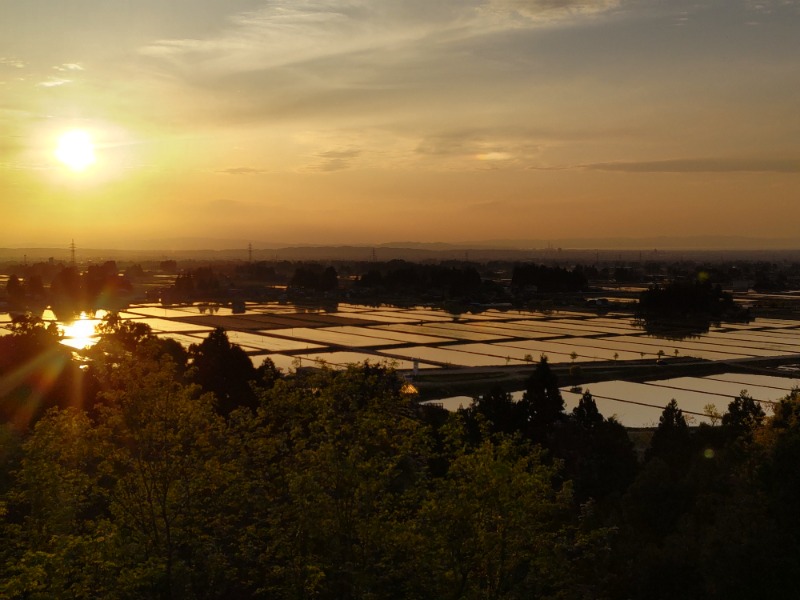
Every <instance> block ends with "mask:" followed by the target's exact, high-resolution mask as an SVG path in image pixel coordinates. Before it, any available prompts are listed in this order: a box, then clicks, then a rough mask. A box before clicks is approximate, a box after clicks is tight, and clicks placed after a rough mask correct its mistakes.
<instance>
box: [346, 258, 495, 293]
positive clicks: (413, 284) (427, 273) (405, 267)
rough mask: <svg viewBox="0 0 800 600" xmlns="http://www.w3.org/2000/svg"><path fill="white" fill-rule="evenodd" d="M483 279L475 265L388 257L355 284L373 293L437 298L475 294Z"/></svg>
mask: <svg viewBox="0 0 800 600" xmlns="http://www.w3.org/2000/svg"><path fill="white" fill-rule="evenodd" d="M483 283H484V282H483V279H482V278H481V275H480V273H479V272H478V270H477V269H476V268H475V267H474V266H449V265H432V264H418V263H409V262H405V261H401V260H396V261H390V262H388V263H386V264H385V265H383V266H382V268H381V267H374V268H371V269H369V270H368V271H367V272H366V273H364V274H363V275H361V277H359V279H358V280H357V281H356V287H357V288H360V289H361V290H369V291H370V293H372V294H389V295H392V296H418V297H425V298H429V297H436V298H464V297H478V296H479V295H480V294H481V291H482V288H483Z"/></svg>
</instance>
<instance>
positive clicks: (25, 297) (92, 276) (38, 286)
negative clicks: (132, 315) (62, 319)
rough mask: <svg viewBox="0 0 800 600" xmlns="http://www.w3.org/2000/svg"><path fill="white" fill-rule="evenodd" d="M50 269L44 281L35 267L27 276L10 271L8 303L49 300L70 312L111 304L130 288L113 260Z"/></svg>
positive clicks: (20, 304) (18, 305) (22, 304)
mask: <svg viewBox="0 0 800 600" xmlns="http://www.w3.org/2000/svg"><path fill="white" fill-rule="evenodd" d="M50 271H52V272H51V273H50V275H51V278H50V281H49V282H47V283H46V282H45V281H44V279H43V277H42V275H41V274H39V273H37V270H34V269H32V270H31V274H30V275H29V276H28V277H24V278H20V277H18V276H17V275H16V274H12V275H10V276H9V278H8V283H7V284H6V295H7V298H8V302H9V305H10V306H11V307H12V308H14V309H18V310H23V309H25V308H27V307H31V306H37V307H38V306H47V305H48V304H49V305H52V306H53V308H54V309H57V310H58V309H61V310H65V311H73V312H74V311H80V310H95V309H98V308H114V307H117V305H118V304H119V302H120V301H121V300H123V299H125V298H126V296H127V295H129V294H130V293H131V292H132V290H133V286H132V285H131V282H130V280H129V279H128V277H127V276H126V275H124V274H122V273H120V272H119V270H118V269H117V265H116V263H115V262H114V261H108V262H105V263H103V264H101V265H90V266H89V267H88V268H87V269H86V271H84V272H80V271H79V270H78V269H77V268H75V267H71V266H61V267H59V268H58V269H50ZM48 284H49V285H48Z"/></svg>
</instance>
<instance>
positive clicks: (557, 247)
mask: <svg viewBox="0 0 800 600" xmlns="http://www.w3.org/2000/svg"><path fill="white" fill-rule="evenodd" d="M250 247H252V259H253V260H274V259H280V260H363V261H371V260H380V261H385V260H392V259H404V260H454V259H455V260H478V261H483V260H546V259H563V260H583V261H591V260H609V259H622V258H623V257H624V258H625V259H626V260H634V259H639V260H652V259H655V258H662V259H667V258H670V257H674V256H688V255H692V254H694V253H695V252H698V253H700V254H706V253H708V252H712V253H717V254H719V255H720V256H722V255H728V254H731V255H740V254H746V255H753V256H755V257H758V256H761V255H763V253H773V255H774V254H775V253H776V252H777V253H778V254H779V255H780V256H781V257H783V258H786V257H793V256H794V255H798V256H800V239H789V238H780V239H779V238H751V237H744V236H691V237H689V236H687V237H650V238H644V237H642V238H633V237H630V238H554V239H551V240H541V239H526V240H520V239H512V240H509V239H497V240H480V241H466V242H460V243H445V242H414V241H398V242H388V243H381V244H374V245H370V244H353V245H333V244H330V245H322V244H279V243H272V242H263V241H262V242H258V241H255V242H247V241H242V240H232V239H213V238H172V239H160V240H147V241H144V242H141V243H126V244H119V246H118V247H116V248H89V247H82V246H81V245H80V243H79V240H76V258H77V259H78V261H79V262H84V261H87V260H91V261H99V260H166V259H182V260H192V259H195V260H202V259H217V260H248V259H250V258H251V254H250V252H251V250H250ZM49 258H53V260H55V261H63V262H66V261H69V260H70V259H71V251H70V248H69V247H57V248H56V247H42V246H35V245H30V246H29V247H17V248H0V261H13V262H22V261H25V260H27V261H37V262H38V261H42V260H48V259H49Z"/></svg>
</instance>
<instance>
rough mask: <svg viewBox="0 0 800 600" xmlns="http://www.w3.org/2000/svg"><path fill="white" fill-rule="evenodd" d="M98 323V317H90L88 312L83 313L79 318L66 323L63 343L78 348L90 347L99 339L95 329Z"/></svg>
mask: <svg viewBox="0 0 800 600" xmlns="http://www.w3.org/2000/svg"><path fill="white" fill-rule="evenodd" d="M97 323H99V321H98V320H97V319H90V318H89V317H88V316H87V315H86V313H81V316H80V317H79V318H78V319H76V320H75V321H73V322H72V323H69V324H67V325H64V328H63V331H64V339H62V340H61V343H62V344H64V345H65V346H70V347H72V348H75V349H77V350H83V349H85V348H88V347H89V346H91V345H93V344H94V343H95V342H96V341H97V337H96V336H97V331H96V330H95V326H96V325H97Z"/></svg>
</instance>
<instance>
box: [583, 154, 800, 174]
mask: <svg viewBox="0 0 800 600" xmlns="http://www.w3.org/2000/svg"><path fill="white" fill-rule="evenodd" d="M581 168H583V169H588V170H591V171H621V172H625V173H800V159H758V158H755V159H747V158H733V159H731V158H689V159H672V160H655V161H631V162H604V163H593V164H587V165H581Z"/></svg>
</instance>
